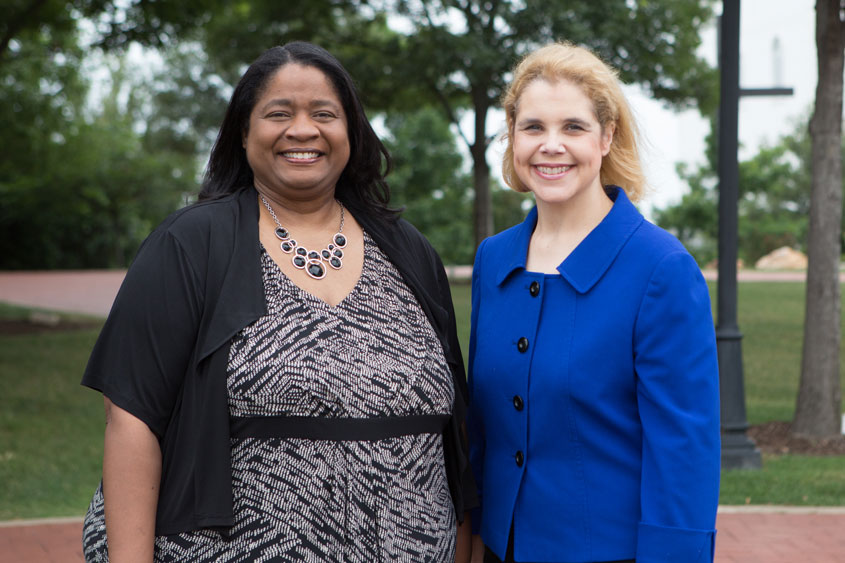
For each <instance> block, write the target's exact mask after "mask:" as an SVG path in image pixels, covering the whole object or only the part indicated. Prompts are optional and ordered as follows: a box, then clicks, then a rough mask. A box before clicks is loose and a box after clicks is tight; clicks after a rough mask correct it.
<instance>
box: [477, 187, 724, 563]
mask: <svg viewBox="0 0 845 563" xmlns="http://www.w3.org/2000/svg"><path fill="white" fill-rule="evenodd" d="M607 191H608V195H609V196H610V198H611V199H612V200H614V204H613V207H612V209H611V211H610V212H609V213H608V215H607V216H606V217H605V218H604V219H603V220H602V222H601V223H600V224H599V225H598V226H597V227H596V228H595V229H594V230H593V231H592V232H591V233H590V234H589V235H588V236H587V237H586V238H585V239H584V240H583V241H582V242H581V243H580V245H579V246H578V247H577V248H576V249H575V250H574V251H573V252H572V253H571V254H570V255H569V256H568V257H567V258H566V260H564V262H563V263H562V264H561V265H560V266H558V268H557V270H558V272H559V274H542V273H535V272H528V271H526V270H525V261H526V256H527V253H528V243H529V240H530V238H531V234H532V232H533V231H534V226H535V224H536V221H537V211H536V208H535V209H534V210H533V211H532V212H531V213H530V214H529V215H528V217H527V218H526V219H525V221H524V222H523V223H522V224H520V225H516V226H515V227H512V228H510V229H508V230H507V231H504V232H502V233H499V234H498V235H496V236H493V237H490V238H488V239H486V240H485V241H484V242H483V243H482V244H481V246H480V247H479V249H478V252H477V254H476V260H475V267H474V269H473V275H472V334H471V337H470V355H469V387H470V414H469V419H468V428H469V432H470V458H471V462H472V466H473V470H474V472H475V476H476V482H477V483H478V486H479V492H480V498H481V508H480V509H478V510H476V512H475V513H474V514H473V521H472V523H473V529H474V532H476V533H478V532H479V531H480V533H481V536H482V538H483V539H484V542H485V544H487V546H488V547H490V548H491V549H492V550H493V551H494V552H496V554H498V555H499V557H500V558H501V557H503V556H504V554H505V548H506V545H507V542H508V533H509V531H510V528H511V522H513V536H514V556H515V560H516V561H565V562H570V563H576V562H586V561H612V560H619V559H630V558H634V557H636V560H637V563H657V562H661V563H669V562H671V563H697V562H710V561H712V560H713V549H714V539H715V534H716V531H715V529H714V527H715V521H716V507H717V505H718V499H719V467H720V439H719V431H720V430H719V390H718V366H717V357H716V342H715V334H714V329H713V320H712V316H711V311H710V298H709V295H708V291H707V285H706V284H705V282H704V278H703V277H702V275H701V271H700V270H699V268H698V266H697V265H696V263H695V261H694V260H693V258H692V257H691V256H690V255H689V253H688V252H687V251H686V250H685V249H684V247H683V246H682V245H681V244H680V243H679V242H678V240H677V239H675V237H673V236H672V235H670V234H669V233H667V232H666V231H664V230H662V229H660V228H658V227H656V226H654V225H652V224H651V223H649V222H648V221H646V220H645V219H643V217H642V215H640V213H639V212H638V211H637V210H636V208H635V207H634V206H633V205H632V204H631V202H630V201H629V200H628V198H627V196H626V195H625V192H624V191H623V190H622V189H619V188H616V187H610V188H608V189H607Z"/></svg>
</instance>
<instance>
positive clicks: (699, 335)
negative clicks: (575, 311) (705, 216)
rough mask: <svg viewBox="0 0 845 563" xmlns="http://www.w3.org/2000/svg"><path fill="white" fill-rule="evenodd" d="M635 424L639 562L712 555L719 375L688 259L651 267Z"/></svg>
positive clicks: (699, 283)
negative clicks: (639, 435)
mask: <svg viewBox="0 0 845 563" xmlns="http://www.w3.org/2000/svg"><path fill="white" fill-rule="evenodd" d="M634 338H635V341H634V362H635V368H636V374H637V401H638V405H639V412H640V419H641V422H642V429H643V443H642V480H641V512H642V519H641V521H640V523H639V529H638V540H637V562H638V563H668V562H674V561H685V562H688V563H705V562H710V561H712V560H713V550H714V541H715V534H716V531H715V529H714V528H715V520H716V508H717V505H718V500H719V470H720V436H719V431H720V430H719V381H718V377H719V376H718V363H717V355H716V342H715V334H714V329H713V320H712V314H711V310H710V298H709V294H708V290H707V285H706V283H705V282H704V278H703V277H702V275H701V272H700V270H699V268H698V266H697V265H696V263H695V261H694V260H693V259H692V257H691V256H690V255H689V254H687V253H686V252H683V251H679V252H673V253H671V254H669V255H667V256H666V257H665V258H663V259H662V260H661V262H660V263H659V264H658V265H657V266H656V268H655V270H654V272H653V274H652V276H651V278H650V281H649V284H648V287H647V289H646V292H645V295H644V297H643V300H642V303H641V306H640V310H639V313H638V317H637V322H636V326H635V333H634Z"/></svg>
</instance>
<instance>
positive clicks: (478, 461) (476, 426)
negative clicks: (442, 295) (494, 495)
mask: <svg viewBox="0 0 845 563" xmlns="http://www.w3.org/2000/svg"><path fill="white" fill-rule="evenodd" d="M485 242H486V241H483V242H482V243H481V244H480V245H479V247H478V251H477V252H476V253H475V264H474V265H473V267H472V312H471V314H470V336H469V374H468V376H467V383H468V388H469V413H468V415H467V430H468V432H469V459H470V465H471V466H472V471H473V475H474V476H475V483H476V487H477V490H478V504H479V506H478V508H476V509H475V510H473V511H472V533H473V534H479V533H480V532H481V504H482V502H483V498H482V490H481V487H482V483H483V476H484V470H483V469H484V427H483V423H482V417H481V413H479V412H478V409H479V408H481V405H479V404H478V402H477V401H474V400H473V398H474V392H473V383H474V379H475V373H474V371H473V365H474V363H475V348H476V338H477V331H478V326H477V323H478V310H479V306H480V304H481V270H482V266H481V256H482V254H483V249H484V243H485Z"/></svg>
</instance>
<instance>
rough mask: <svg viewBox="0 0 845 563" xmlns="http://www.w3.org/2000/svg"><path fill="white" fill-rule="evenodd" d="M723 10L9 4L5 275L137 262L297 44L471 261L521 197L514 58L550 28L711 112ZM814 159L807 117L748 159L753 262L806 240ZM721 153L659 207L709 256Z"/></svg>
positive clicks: (441, 236)
mask: <svg viewBox="0 0 845 563" xmlns="http://www.w3.org/2000/svg"><path fill="white" fill-rule="evenodd" d="M714 3H715V2H714V1H712V0H698V1H694V2H684V3H677V2H673V1H672V0H654V1H651V2H626V1H625V0H601V1H598V0H582V1H575V2H573V1H570V2H562V1H560V2H557V1H554V2H552V3H551V4H549V3H548V2H544V3H540V2H535V1H534V0H529V1H527V2H520V3H519V4H518V5H517V4H516V3H514V2H510V1H507V0H494V1H484V2H481V1H477V0H370V1H365V0H309V1H304V0H302V1H291V2H286V3H278V2H271V1H269V0H239V1H237V2H228V1H225V2H224V1H222V0H184V1H182V2H154V1H150V0H126V1H121V2H116V1H114V0H64V1H62V0H5V1H4V2H3V4H4V12H5V14H6V16H5V17H4V18H5V19H3V20H2V21H0V143H2V146H3V147H4V148H5V149H6V150H4V151H3V153H2V154H0V268H2V269H23V268H29V269H38V268H93V267H124V266H126V265H127V264H128V262H129V261H130V260H131V258H132V256H133V255H134V252H135V250H136V249H137V247H138V245H139V244H140V242H141V241H142V240H143V238H144V236H146V234H147V233H148V232H149V231H150V230H151V229H152V228H153V227H154V226H155V225H156V224H157V223H158V222H159V221H161V220H162V219H163V218H164V217H165V216H166V215H167V213H169V212H171V211H172V210H174V209H177V208H178V207H180V206H182V205H185V204H186V202H189V201H191V198H192V197H193V194H194V193H195V192H196V190H197V185H198V182H199V179H200V176H201V173H202V169H203V167H204V164H205V160H206V157H207V154H208V150H209V148H210V146H211V144H212V143H213V140H214V136H215V134H216V129H217V126H218V125H219V123H220V120H221V118H222V113H223V111H224V109H225V105H226V102H227V99H228V96H229V95H230V93H231V90H232V87H233V85H234V83H235V81H236V80H237V79H238V77H239V76H240V74H241V73H242V72H243V70H244V69H245V68H246V66H247V65H248V63H249V62H250V61H252V60H253V59H254V58H255V57H256V56H257V55H258V54H260V53H261V52H262V51H263V50H264V49H266V48H267V47H269V46H271V45H275V44H281V43H284V42H287V41H290V40H294V39H305V40H310V41H314V42H316V43H318V44H321V45H323V46H325V47H326V48H328V49H329V50H330V51H332V52H333V53H334V54H336V55H337V56H338V58H339V59H341V61H342V62H343V63H344V65H346V66H347V68H348V69H349V70H350V72H351V73H352V74H353V76H354V77H355V78H356V80H357V81H358V83H359V85H360V88H361V92H362V95H363V98H364V102H365V104H366V107H367V111H368V112H369V113H370V116H371V118H373V120H374V121H375V122H376V123H378V124H380V126H379V131H380V133H382V134H383V137H384V138H385V141H386V142H387V143H388V145H389V146H390V148H391V151H392V153H393V155H394V157H395V161H396V166H395V169H394V171H393V173H392V174H391V175H390V176H389V177H388V180H389V181H390V183H391V186H392V189H393V191H394V197H395V203H396V204H397V205H403V206H404V207H405V208H406V213H405V215H406V217H407V218H408V219H409V220H411V221H412V222H413V223H415V224H416V225H417V226H418V227H419V228H420V229H421V230H422V231H423V232H424V233H425V234H426V235H427V236H428V237H429V238H430V239H431V240H432V242H433V243H434V245H435V247H436V248H437V249H438V251H439V252H440V253H441V254H442V255H443V258H444V261H445V262H447V263H471V261H472V258H473V255H474V250H475V246H476V245H477V243H478V241H479V240H480V238H483V237H484V236H487V235H489V234H491V233H492V232H497V231H499V230H501V229H503V228H506V227H508V226H510V225H512V224H514V223H516V222H518V221H520V220H521V219H522V217H523V216H524V212H525V207H526V205H527V204H528V203H527V201H526V199H525V197H524V196H522V195H520V194H516V193H514V192H512V191H510V190H507V189H505V188H503V187H502V186H501V185H500V184H499V183H498V181H497V180H496V179H495V178H494V177H493V173H492V172H491V166H490V163H489V162H488V156H489V155H488V147H489V146H490V144H491V143H492V141H493V140H494V139H495V138H496V136H497V135H498V134H500V133H501V130H500V129H499V128H496V127H494V128H493V130H490V129H489V127H488V124H487V121H488V119H487V118H488V116H489V114H490V112H491V111H492V110H493V109H495V108H497V107H498V100H499V97H500V96H501V92H502V88H503V86H504V84H505V83H506V81H507V79H508V78H509V74H508V73H509V70H510V69H511V68H512V67H513V65H514V63H515V62H516V61H517V60H518V58H519V57H520V56H521V55H523V54H524V53H526V52H527V51H529V50H530V49H532V48H534V47H536V46H538V45H540V44H543V43H545V42H547V41H550V40H552V39H567V40H571V41H574V42H577V43H581V44H585V45H588V46H590V47H592V48H594V49H595V50H596V51H597V52H598V53H599V54H601V55H602V56H603V57H604V58H605V59H606V60H608V61H609V62H610V63H612V64H614V65H615V66H616V67H618V68H619V70H620V74H621V77H622V79H623V80H624V81H626V82H631V83H639V84H641V85H643V87H644V88H645V90H647V91H648V92H650V93H651V94H652V95H653V96H654V97H655V98H658V99H662V100H665V101H666V102H667V104H669V105H671V106H674V107H679V108H680V107H687V106H697V107H699V108H700V110H701V111H702V113H704V114H705V115H710V114H712V112H713V111H714V109H715V107H716V103H717V100H716V92H717V90H716V74H715V72H714V69H711V68H709V67H708V66H707V65H706V64H705V62H704V61H703V60H701V59H700V58H698V57H697V56H696V55H695V53H696V49H697V47H698V45H699V36H700V33H699V32H700V30H701V27H702V26H703V25H705V24H707V23H708V22H709V21H710V20H711V18H712V15H713V14H712V12H713V5H714ZM459 124H460V125H462V126H459ZM711 152H712V151H711ZM808 159H809V141H808V138H807V135H806V133H804V132H803V129H798V130H796V133H795V134H794V135H791V136H789V137H788V138H785V139H783V141H782V142H781V143H779V144H777V145H776V146H773V147H769V148H766V149H764V150H763V151H761V152H760V154H759V155H757V156H755V157H754V158H752V159H751V160H749V161H748V162H744V163H743V164H742V169H741V174H742V182H741V186H742V187H741V189H742V190H743V200H742V204H741V206H742V207H741V214H742V215H741V216H742V218H743V219H742V220H741V222H740V225H741V229H742V231H741V247H740V255H741V256H742V257H743V258H744V259H745V260H746V262H751V261H753V260H754V259H756V257H758V256H759V255H762V254H764V253H766V252H768V251H770V250H772V249H773V248H775V247H777V246H781V245H783V244H790V245H793V246H798V247H802V245H803V244H804V240H805V233H806V230H807V227H806V217H807V209H808V205H809V204H808V197H809V196H808V194H809V177H810V176H809V167H808V166H809V161H808ZM713 164H714V163H713V161H712V159H711V161H710V162H708V163H707V164H705V165H703V166H701V167H698V168H696V169H689V170H685V171H684V172H683V174H684V178H685V179H686V181H687V182H688V183H689V185H690V191H689V193H688V194H687V195H686V196H685V197H684V199H683V200H682V201H681V202H680V203H679V204H678V205H675V206H672V207H670V208H667V209H665V210H662V211H661V212H659V213H657V215H656V218H657V220H658V222H659V223H660V224H661V225H662V226H665V227H667V228H671V229H672V230H673V231H675V232H677V234H678V235H679V237H680V238H681V239H682V240H683V241H684V242H685V244H687V245H688V246H689V247H690V248H691V250H692V251H693V252H694V254H695V255H696V258H697V259H698V260H699V261H700V262H701V263H702V264H705V263H707V262H709V261H710V260H712V259H713V258H714V257H715V233H716V226H717V220H716V206H715V201H716V192H715V175H714V173H713V172H712V171H713V170H714V169H715V167H714V165H713ZM746 218H747V219H746Z"/></svg>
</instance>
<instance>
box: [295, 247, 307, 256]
mask: <svg viewBox="0 0 845 563" xmlns="http://www.w3.org/2000/svg"><path fill="white" fill-rule="evenodd" d="M296 253H297V254H299V255H300V256H305V255H306V254H308V251H307V250H305V247H303V246H297V247H296Z"/></svg>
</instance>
